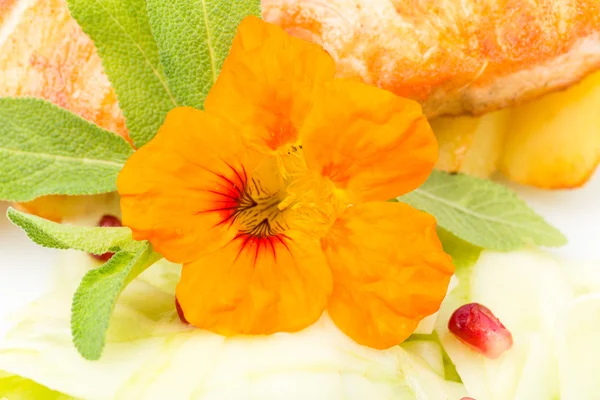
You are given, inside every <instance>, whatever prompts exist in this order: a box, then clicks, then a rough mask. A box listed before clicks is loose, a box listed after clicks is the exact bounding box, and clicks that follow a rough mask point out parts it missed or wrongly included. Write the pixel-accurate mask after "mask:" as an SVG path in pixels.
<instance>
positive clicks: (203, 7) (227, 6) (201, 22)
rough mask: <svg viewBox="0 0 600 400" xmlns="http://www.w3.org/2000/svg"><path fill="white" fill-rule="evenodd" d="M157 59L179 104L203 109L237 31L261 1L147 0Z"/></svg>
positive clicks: (258, 13)
mask: <svg viewBox="0 0 600 400" xmlns="http://www.w3.org/2000/svg"><path fill="white" fill-rule="evenodd" d="M148 14H149V17H150V25H151V26H152V32H153V33H154V36H155V37H156V42H157V43H158V48H159V50H160V58H161V60H162V62H163V65H164V67H165V72H166V74H167V77H168V79H169V84H170V87H171V88H172V90H173V93H174V95H175V97H176V99H177V101H178V103H179V104H181V105H185V106H190V107H195V108H198V109H201V108H202V107H203V105H204V99H205V98H206V96H207V94H208V91H209V90H210V88H211V87H212V86H213V85H214V83H215V82H216V80H217V77H218V76H219V71H220V70H221V66H222V64H223V61H224V60H225V57H227V54H229V48H230V47H231V43H232V41H233V37H234V36H235V32H236V29H237V26H238V25H239V23H240V22H241V21H242V19H243V18H244V17H246V16H248V15H255V16H260V1H259V0H237V1H221V0H148Z"/></svg>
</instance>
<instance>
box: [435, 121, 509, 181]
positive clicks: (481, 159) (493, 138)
mask: <svg viewBox="0 0 600 400" xmlns="http://www.w3.org/2000/svg"><path fill="white" fill-rule="evenodd" d="M508 114H509V112H508V111H506V110H503V111H498V112H493V113H490V114H486V115H484V116H482V117H451V118H436V119H434V120H432V121H431V127H432V129H433V131H434V132H435V135H436V137H437V139H438V143H439V146H440V157H439V159H438V163H437V165H436V168H438V169H441V170H443V171H448V172H463V173H466V174H469V175H473V176H479V177H481V178H487V177H489V176H490V175H492V174H493V173H494V172H495V171H496V165H497V161H498V159H499V157H500V152H501V149H502V141H503V138H504V134H505V132H506V125H507V122H508Z"/></svg>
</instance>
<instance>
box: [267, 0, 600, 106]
mask: <svg viewBox="0 0 600 400" xmlns="http://www.w3.org/2000/svg"><path fill="white" fill-rule="evenodd" d="M262 3H263V13H264V16H265V19H267V20H268V21H270V22H273V23H277V24H279V25H281V26H283V27H284V28H285V29H287V30H288V31H289V32H290V33H292V34H294V35H296V36H299V37H302V38H305V39H308V40H312V41H315V42H317V43H320V44H321V45H323V46H324V47H325V48H326V49H327V50H328V51H329V52H330V53H331V55H332V56H333V57H334V58H335V59H336V61H337V64H338V71H339V75H341V76H346V77H359V78H361V79H362V80H364V81H365V82H367V83H371V84H375V85H377V86H380V87H382V88H385V89H388V90H390V91H392V92H394V93H396V94H399V95H403V96H406V97H410V98H413V99H416V100H418V101H420V102H421V103H422V105H423V108H424V110H425V113H426V114H427V115H428V116H430V117H432V116H438V115H458V114H465V113H466V114H481V113H484V112H487V111H491V110H494V109H499V108H504V107H508V106H512V105H515V104H517V103H519V102H522V101H525V100H528V99H532V98H536V97H539V96H541V95H543V94H544V93H547V92H551V91H554V90H559V89H561V88H564V87H567V86H569V85H571V84H573V83H575V82H577V81H579V80H580V79H582V78H583V77H584V76H586V75H587V74H589V73H590V72H593V71H596V70H598V69H600V1H599V0H263V2H262Z"/></svg>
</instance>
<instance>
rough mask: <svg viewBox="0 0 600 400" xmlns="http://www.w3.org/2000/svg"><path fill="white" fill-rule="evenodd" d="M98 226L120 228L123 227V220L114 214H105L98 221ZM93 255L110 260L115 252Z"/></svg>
mask: <svg viewBox="0 0 600 400" xmlns="http://www.w3.org/2000/svg"><path fill="white" fill-rule="evenodd" d="M98 226H99V227H101V228H119V227H121V226H122V225H121V220H119V218H117V217H114V216H112V215H104V216H102V218H100V221H99V222H98ZM90 255H91V256H92V257H94V258H95V259H97V260H100V261H104V262H106V261H108V260H110V258H111V257H112V256H113V255H114V253H104V254H100V255H98V254H90Z"/></svg>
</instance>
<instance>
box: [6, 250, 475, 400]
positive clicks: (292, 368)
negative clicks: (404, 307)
mask: <svg viewBox="0 0 600 400" xmlns="http://www.w3.org/2000/svg"><path fill="white" fill-rule="evenodd" d="M88 258H89V257H87V256H86V255H83V254H78V253H74V252H69V253H67V258H66V260H65V261H64V262H63V265H62V266H61V268H60V269H61V270H63V272H64V271H66V270H69V273H68V274H66V275H65V276H67V278H64V279H62V281H60V284H59V285H58V286H57V287H55V289H54V290H53V291H51V292H50V293H48V294H47V295H45V296H44V297H42V298H40V299H39V300H37V301H35V302H34V303H32V304H30V305H28V306H27V307H26V308H25V309H24V310H22V311H20V312H19V314H18V318H17V320H16V322H15V324H14V326H13V327H12V328H11V330H10V331H9V333H8V335H7V336H6V338H5V340H4V341H3V342H2V345H1V348H0V370H1V371H6V372H7V373H9V374H12V375H17V376H20V377H23V378H24V379H26V380H31V381H30V382H32V383H34V382H35V383H37V384H39V385H43V386H44V387H47V388H49V389H50V390H54V391H56V392H59V393H64V394H65V395H68V396H73V397H75V398H80V399H86V400H101V399H127V400H130V399H167V398H168V399H170V398H177V399H188V398H189V399H200V400H207V399H219V400H227V399H236V400H240V399H257V400H258V399H260V400H269V399H286V400H288V399H302V400H305V399H311V400H313V399H314V400H318V399H327V400H331V399H360V400H364V399H378V400H380V399H381V400H384V399H390V400H403V399H407V400H408V399H424V400H428V399H431V400H444V399H449V400H457V399H460V398H461V397H463V396H467V393H466V391H465V390H464V387H463V385H462V384H460V383H456V382H450V381H446V380H445V379H444V378H443V375H444V374H443V372H444V371H443V364H442V365H441V366H440V361H439V360H440V358H441V349H440V348H439V347H438V350H437V351H438V352H439V355H436V354H435V352H436V350H435V349H436V348H435V346H436V344H435V342H431V343H433V346H428V345H421V348H420V349H419V348H416V349H415V345H414V344H410V345H408V347H407V349H405V348H403V347H395V348H392V349H389V350H386V351H378V350H373V349H370V348H367V347H363V346H360V345H358V344H356V343H355V342H353V341H352V340H350V339H349V338H347V337H346V336H345V335H343V334H342V333H341V332H340V331H339V330H338V329H337V328H336V327H335V326H334V324H333V323H332V322H331V321H330V320H329V318H328V317H327V316H324V317H323V318H322V319H321V320H320V321H318V322H317V323H316V324H314V325H313V326H311V327H310V328H308V329H306V330H304V331H302V332H298V333H294V334H283V333H281V334H275V335H271V336H262V337H256V336H254V337H236V338H229V339H227V338H224V337H222V336H219V335H216V334H212V333H209V332H206V331H202V330H198V329H193V328H190V327H187V326H185V325H183V324H181V323H180V322H179V320H178V317H177V315H176V312H175V310H174V304H173V302H174V296H173V293H174V285H175V284H176V282H177V279H178V273H179V266H177V265H173V264H169V263H166V262H161V263H159V264H157V265H155V266H154V267H152V268H150V269H149V270H148V271H146V273H144V274H143V275H142V276H140V278H139V279H137V280H136V281H134V282H133V283H132V284H131V285H130V286H129V287H128V288H127V289H126V290H125V291H124V293H123V295H122V296H121V298H120V300H119V303H118V305H117V307H116V309H115V313H114V315H113V318H112V321H111V325H110V328H109V332H108V338H107V346H106V348H105V350H104V354H103V356H102V358H101V360H100V361H94V362H90V361H86V360H84V359H83V358H82V357H81V356H80V355H79V354H78V353H77V352H76V350H75V349H74V347H73V345H72V343H71V333H70V321H69V317H70V315H69V313H70V302H71V296H72V293H73V291H74V288H75V287H76V285H77V283H78V280H79V279H80V277H81V275H82V274H83V272H85V271H84V270H85V267H84V268H83V270H81V268H79V267H78V266H81V265H83V266H85V265H86V264H87V265H88V267H89V262H90V261H88ZM78 268H79V270H78ZM75 271H78V272H77V273H76V272H75ZM423 349H426V350H423ZM432 360H435V363H436V364H435V366H432V365H431V362H433V361H432ZM440 368H441V369H440ZM0 388H1V386H0ZM1 395H2V389H0V397H1ZM9 399H10V397H9Z"/></svg>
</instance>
